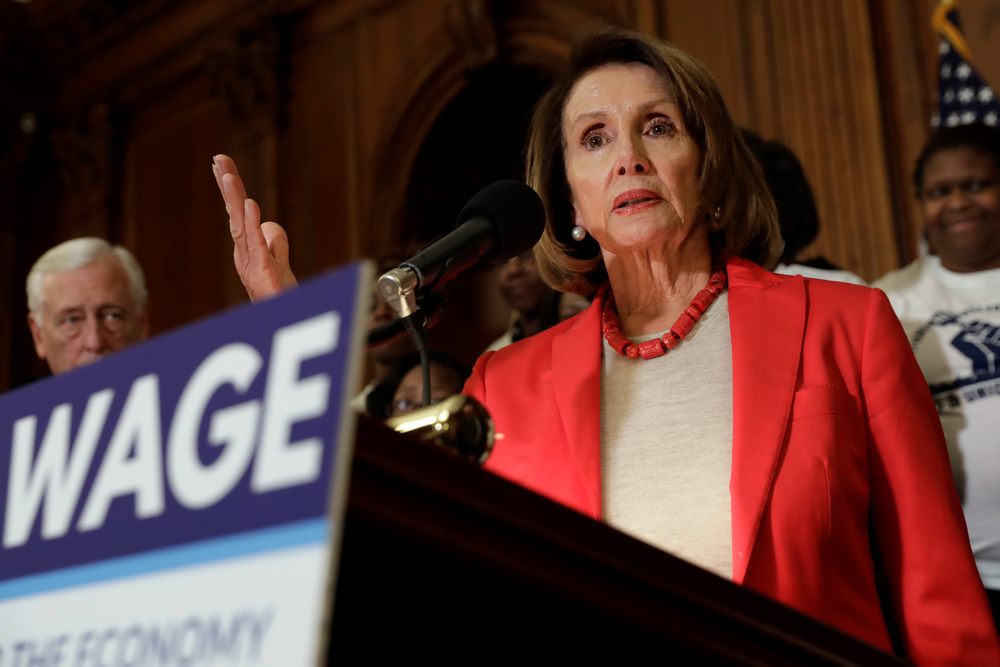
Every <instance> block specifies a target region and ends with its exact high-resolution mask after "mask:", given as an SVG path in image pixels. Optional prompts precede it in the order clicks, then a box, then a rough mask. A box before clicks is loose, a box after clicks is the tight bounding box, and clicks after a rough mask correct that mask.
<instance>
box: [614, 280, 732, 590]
mask: <svg viewBox="0 0 1000 667" xmlns="http://www.w3.org/2000/svg"><path fill="white" fill-rule="evenodd" d="M654 337H655V336H654V335H648V336H643V337H640V338H637V339H635V340H636V341H639V340H648V339H651V338H654ZM602 366H603V368H602V373H601V474H602V480H601V484H602V489H603V491H602V495H603V498H604V508H603V509H604V518H605V520H606V521H607V522H608V523H609V524H611V525H612V526H614V527H616V528H618V529H619V530H622V531H624V532H626V533H629V534H631V535H633V536H635V537H637V538H639V539H641V540H643V541H645V542H648V543H650V544H652V545H654V546H656V547H659V548H661V549H663V550H664V551H668V552H670V553H672V554H674V555H675V556H678V557H679V558H683V559H684V560H687V561H690V562H692V563H694V564H696V565H699V566H700V567H703V568H705V569H707V570H710V571H712V572H715V573H716V574H718V575H720V576H722V577H726V578H732V516H731V510H730V498H729V477H730V472H731V470H732V459H733V386H732V367H733V361H732V341H731V337H730V332H729V302H728V299H727V293H723V294H722V295H721V296H720V297H719V298H718V299H717V300H716V301H715V303H713V304H712V305H711V306H710V307H709V309H708V311H706V312H705V314H704V315H703V316H702V318H701V320H699V322H698V323H697V324H696V325H695V326H694V328H693V329H692V330H691V332H690V333H689V334H688V336H687V338H685V339H684V341H682V342H681V344H680V345H679V346H678V347H677V348H676V349H674V350H672V351H671V352H668V353H667V354H665V355H663V356H662V357H658V358H656V359H650V360H644V361H638V360H632V359H626V358H625V357H623V356H621V355H620V354H618V353H617V352H615V351H614V350H613V349H612V348H611V347H610V346H609V345H608V343H607V341H605V342H604V357H603V362H602Z"/></svg>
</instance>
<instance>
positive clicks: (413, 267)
mask: <svg viewBox="0 0 1000 667" xmlns="http://www.w3.org/2000/svg"><path fill="white" fill-rule="evenodd" d="M544 225H545V207H544V206H543V205H542V200H541V198H540V197H539V196H538V195H537V194H536V193H535V191H534V190H532V189H531V188H530V187H528V186H527V185H525V184H524V183H521V182H520V181H510V180H507V181H497V182H496V183H492V184H490V185H488V186H486V187H485V188H483V189H482V190H480V191H479V192H478V193H477V194H476V195H475V196H474V197H473V198H472V199H470V200H469V203H468V204H466V205H465V208H463V209H462V212H461V213H459V214H458V227H457V228H456V229H455V230H454V231H452V232H450V233H448V234H445V235H444V236H442V237H440V238H438V239H437V240H435V241H432V242H431V243H430V244H429V245H427V246H426V247H424V249H423V250H421V251H420V252H418V253H417V254H416V255H414V256H413V257H411V258H410V259H408V260H407V261H405V262H403V263H402V264H400V265H399V268H397V269H393V270H391V271H389V272H387V273H384V274H383V275H382V276H380V277H379V279H378V289H379V293H380V294H381V295H382V298H384V299H385V300H386V302H387V303H388V304H389V305H390V306H392V308H393V310H395V311H396V313H397V314H398V315H399V317H409V316H411V315H413V314H414V313H415V312H416V310H417V297H416V292H417V291H418V290H419V291H421V292H425V293H426V292H440V291H443V290H444V289H445V288H446V287H447V286H448V284H449V283H450V282H451V281H452V280H453V279H454V278H455V276H457V275H458V274H459V273H461V272H462V271H465V270H466V269H468V268H469V267H470V266H472V265H473V264H475V263H476V261H478V260H479V259H480V258H483V259H490V260H499V259H509V258H511V257H516V256H517V255H520V254H522V253H524V252H525V251H526V250H528V249H530V248H531V247H532V246H533V245H535V243H537V242H538V239H539V238H540V237H541V235H542V228H543V227H544Z"/></svg>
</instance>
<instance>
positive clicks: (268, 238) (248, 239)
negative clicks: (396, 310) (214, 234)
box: [212, 155, 298, 301]
mask: <svg viewBox="0 0 1000 667" xmlns="http://www.w3.org/2000/svg"><path fill="white" fill-rule="evenodd" d="M212 172H213V173H214V174H215V182H216V183H217V184H218V186H219V191H220V192H221V193H222V199H223V200H224V201H225V203H226V212H227V213H228V214H229V233H230V234H231V235H232V237H233V263H234V264H235V265H236V273H238V274H239V276H240V281H241V282H242V283H243V287H244V288H245V289H246V291H247V295H249V297H250V300H251V301H257V300H258V299H263V298H265V297H268V296H271V295H272V294H277V293H278V292H280V291H282V290H284V289H287V288H289V287H294V286H295V285H297V284H298V281H297V280H296V279H295V275H294V274H293V273H292V268H291V266H290V265H289V263H288V235H287V234H286V233H285V230H284V229H283V228H282V227H281V225H279V224H278V223H276V222H265V223H263V224H261V222H260V207H259V206H258V205H257V202H255V201H254V200H253V199H250V198H248V197H247V193H246V188H244V187H243V179H241V178H240V172H239V171H238V170H237V169H236V163H235V162H233V160H232V158H230V157H229V156H227V155H216V156H215V158H213V160H212Z"/></svg>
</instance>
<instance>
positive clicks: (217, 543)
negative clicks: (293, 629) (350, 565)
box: [0, 518, 330, 600]
mask: <svg viewBox="0 0 1000 667" xmlns="http://www.w3.org/2000/svg"><path fill="white" fill-rule="evenodd" d="M329 536H330V525H329V520H328V519H326V518H320V519H307V520H305V521H296V522H295V523H288V524H284V525H282V526H276V527H273V528H263V529H261V530H255V531H251V532H246V533H239V534H237V535H227V536H225V537H217V538H214V539H208V540H200V541H198V542H193V543H191V544H183V545H179V546H175V547H167V548H165V549H157V550H156V551H149V552H146V553H141V554H134V555H131V556H122V557H121V558H112V559H110V560H104V561H100V562H97V563H89V564H87V565H79V566H77V567H68V568H64V569H61V570H55V571H54V572H43V573H40V574H32V575H29V576H27V577H21V578H20V579H12V580H10V581H5V582H3V583H0V600H7V599H10V598H15V597H21V596H24V595H35V594H38V593H45V592H47V591H54V590H59V589H62V588H70V587H73V586H82V585H84V584H93V583H97V582H100V581H111V580H114V579H122V578H124V577H134V576H136V575H140V574H149V573H151V572H161V571H163V570H172V569H175V568H179V567H185V566H188V565H197V564H199V563H211V562H213V561H219V560H223V559H226V558H235V557H238V556H249V555H251V554H256V553H263V552H266V551H277V550H278V549H287V548H290V547H297V546H304V545H308V544H315V543H326V542H327V540H328V539H329Z"/></svg>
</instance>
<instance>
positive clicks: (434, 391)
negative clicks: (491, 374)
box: [366, 351, 471, 419]
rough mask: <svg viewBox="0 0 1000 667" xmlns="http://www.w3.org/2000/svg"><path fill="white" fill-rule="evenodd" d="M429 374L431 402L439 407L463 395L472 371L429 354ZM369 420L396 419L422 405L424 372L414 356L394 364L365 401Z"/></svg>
mask: <svg viewBox="0 0 1000 667" xmlns="http://www.w3.org/2000/svg"><path fill="white" fill-rule="evenodd" d="M428 357H429V360H430V372H431V397H430V402H431V404H432V405H433V404H434V403H439V402H441V401H443V400H444V399H446V398H448V397H449V396H453V395H455V394H457V393H459V392H461V391H462V386H463V385H464V384H465V380H466V379H467V378H468V377H469V373H470V372H471V369H470V368H469V367H468V366H466V365H464V364H462V363H461V362H459V361H457V360H455V359H454V358H452V357H451V356H449V355H447V354H444V353H442V352H433V351H432V352H429V353H428ZM366 403H367V406H366V407H367V409H366V412H367V413H368V416H370V417H372V418H374V419H385V418H387V417H398V416H399V415H405V414H406V413H408V412H412V411H413V410H415V409H417V408H419V407H421V406H422V405H423V371H422V369H421V366H420V355H419V354H417V353H416V352H413V353H410V354H407V355H404V356H402V357H400V358H399V359H397V360H396V362H395V363H394V364H393V365H392V367H391V368H390V369H389V372H388V373H386V374H385V376H383V378H382V380H381V381H380V382H378V383H377V384H376V385H375V386H374V387H373V388H372V390H371V391H370V392H369V393H368V395H367V397H366Z"/></svg>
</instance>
